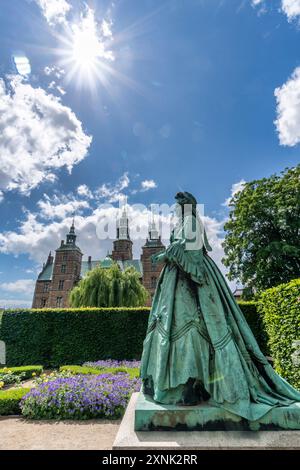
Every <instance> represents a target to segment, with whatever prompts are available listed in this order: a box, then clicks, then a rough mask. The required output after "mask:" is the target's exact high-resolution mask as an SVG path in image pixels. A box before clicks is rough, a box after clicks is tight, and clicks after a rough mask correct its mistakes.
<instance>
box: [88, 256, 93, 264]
mask: <svg viewBox="0 0 300 470" xmlns="http://www.w3.org/2000/svg"><path fill="white" fill-rule="evenodd" d="M91 262H92V257H91V256H89V258H88V263H89V264H91Z"/></svg>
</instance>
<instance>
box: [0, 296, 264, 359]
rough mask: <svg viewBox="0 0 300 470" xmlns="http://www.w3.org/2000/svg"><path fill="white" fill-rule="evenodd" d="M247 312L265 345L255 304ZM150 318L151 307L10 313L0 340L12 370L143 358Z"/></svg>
mask: <svg viewBox="0 0 300 470" xmlns="http://www.w3.org/2000/svg"><path fill="white" fill-rule="evenodd" d="M241 308H242V310H243V312H244V315H245V317H246V319H247V320H248V322H249V324H250V326H251V327H252V328H253V331H254V334H256V335H257V337H258V340H259V341H261V338H260V337H261V331H260V322H259V320H258V319H257V312H256V306H255V304H254V303H253V302H243V303H241ZM148 316H149V308H132V309H130V308H126V309H125V308H113V309H105V308H86V309H53V310H50V309H43V310H34V309H31V310H7V311H5V312H4V314H3V316H2V322H1V325H0V339H1V340H3V341H5V343H6V354H7V364H9V365H10V366H21V365H26V364H34V363H39V364H43V365H44V366H45V367H58V366H60V365H61V364H82V363H83V362H87V361H98V360H100V359H116V360H124V359H127V360H132V359H140V357H141V353H142V348H143V340H144V337H145V334H146V329H147V322H148ZM263 346H264V345H263Z"/></svg>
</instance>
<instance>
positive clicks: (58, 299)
mask: <svg viewBox="0 0 300 470" xmlns="http://www.w3.org/2000/svg"><path fill="white" fill-rule="evenodd" d="M62 306H63V298H62V297H56V307H62Z"/></svg>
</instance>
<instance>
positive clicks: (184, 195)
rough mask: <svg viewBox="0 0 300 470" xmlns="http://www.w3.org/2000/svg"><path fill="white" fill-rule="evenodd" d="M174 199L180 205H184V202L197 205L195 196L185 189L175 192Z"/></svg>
mask: <svg viewBox="0 0 300 470" xmlns="http://www.w3.org/2000/svg"><path fill="white" fill-rule="evenodd" d="M175 199H176V201H177V203H178V204H180V205H181V206H184V205H185V204H190V205H192V206H194V207H195V206H196V205H197V200H196V198H195V197H194V196H193V195H192V194H191V193H188V192H187V191H184V192H180V193H177V194H176V196H175Z"/></svg>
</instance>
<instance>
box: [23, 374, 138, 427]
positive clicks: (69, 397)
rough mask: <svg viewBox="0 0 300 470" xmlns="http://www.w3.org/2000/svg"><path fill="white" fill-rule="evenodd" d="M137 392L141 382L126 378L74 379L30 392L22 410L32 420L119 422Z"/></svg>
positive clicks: (113, 376)
mask: <svg viewBox="0 0 300 470" xmlns="http://www.w3.org/2000/svg"><path fill="white" fill-rule="evenodd" d="M139 388H140V381H139V380H138V379H130V377H129V376H128V375H127V374H116V375H112V374H103V375H97V376H96V375H74V376H73V377H69V378H58V379H56V380H53V381H50V382H48V383H43V384H41V385H39V386H38V387H37V388H34V389H32V390H31V391H30V392H29V393H28V394H27V395H26V396H25V397H24V398H23V399H22V402H21V409H22V414H23V415H24V416H26V417H27V418H33V419H92V418H118V417H120V416H121V415H122V414H123V412H124V409H125V408H126V405H127V402H128V400H129V397H130V395H131V393H132V392H133V391H137V390H139Z"/></svg>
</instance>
